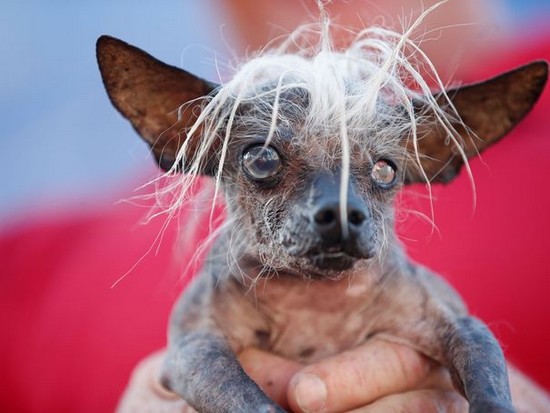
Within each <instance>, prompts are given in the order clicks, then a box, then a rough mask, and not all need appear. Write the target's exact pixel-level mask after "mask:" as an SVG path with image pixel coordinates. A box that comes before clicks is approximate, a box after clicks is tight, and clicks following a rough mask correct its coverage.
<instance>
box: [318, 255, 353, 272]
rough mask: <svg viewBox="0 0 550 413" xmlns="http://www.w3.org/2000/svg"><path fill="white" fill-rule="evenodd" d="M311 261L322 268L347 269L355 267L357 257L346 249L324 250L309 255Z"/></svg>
mask: <svg viewBox="0 0 550 413" xmlns="http://www.w3.org/2000/svg"><path fill="white" fill-rule="evenodd" d="M308 259H309V261H310V262H311V263H312V264H313V265H314V266H315V267H317V268H319V269H322V270H333V271H345V270H349V269H350V268H352V267H353V264H355V262H356V261H357V257H353V256H351V255H349V254H348V253H346V252H344V251H339V252H322V253H319V254H314V255H309V256H308Z"/></svg>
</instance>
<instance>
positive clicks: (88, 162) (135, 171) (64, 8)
mask: <svg viewBox="0 0 550 413" xmlns="http://www.w3.org/2000/svg"><path fill="white" fill-rule="evenodd" d="M231 3H239V2H232V1H217V0H205V1H184V0H168V1H164V2H162V7H160V6H159V5H158V4H159V3H156V4H155V5H153V3H151V2H135V1H129V0H126V1H125V0H118V1H108V0H96V1H89V2H71V1H62V0H51V1H48V2H43V1H38V0H37V1H29V0H27V1H20V0H3V1H2V5H1V6H0V9H1V13H0V39H2V40H1V41H0V56H2V65H1V68H0V73H1V74H2V75H1V76H0V114H1V118H2V124H1V126H0V131H1V137H0V139H1V141H0V142H1V143H2V151H0V229H1V228H4V229H5V228H6V227H9V226H13V225H15V224H18V223H19V224H20V223H22V222H23V221H25V220H26V219H29V218H30V217H31V216H32V217H36V216H37V215H41V214H42V215H43V214H49V213H52V211H57V212H59V208H62V209H64V210H66V211H70V210H74V209H77V210H82V209H88V208H94V207H96V206H97V203H100V204H104V203H105V202H114V201H115V200H117V199H119V198H120V194H121V191H122V192H124V193H125V194H126V193H127V190H129V189H132V188H135V187H137V186H138V185H139V184H141V183H144V182H145V181H146V179H147V177H149V176H151V174H152V173H154V165H153V162H152V159H151V157H150V156H149V154H148V148H147V146H146V145H145V144H143V143H142V142H141V141H140V140H139V138H138V137H137V135H136V134H135V133H134V131H133V130H132V129H131V128H130V127H129V124H128V123H127V122H125V121H123V120H122V118H121V117H120V116H119V115H118V114H117V113H116V112H115V111H114V110H113V108H112V107H111V105H110V103H109V101H108V99H107V96H106V94H105V92H104V90H103V86H102V84H101V80H100V77H99V73H98V70H97V65H96V61H95V51H94V47H95V41H96V39H97V38H98V36H100V35H101V34H110V35H113V36H116V37H119V38H121V39H124V40H126V41H128V42H130V43H132V44H134V45H137V46H138V47H140V48H143V49H144V50H146V51H148V52H150V53H151V54H153V55H154V56H156V57H158V58H159V59H161V60H163V61H165V62H168V63H170V64H173V65H176V66H179V67H182V68H185V69H186V70H189V71H191V72H194V73H196V74H198V75H200V76H202V77H205V78H207V79H213V80H216V79H217V73H216V69H215V65H214V62H215V61H218V62H220V66H222V68H223V66H224V64H225V63H227V62H228V61H230V60H231V59H232V58H233V54H237V55H239V54H240V55H241V56H242V55H243V53H242V51H243V50H244V49H245V48H246V47H247V46H248V45H252V47H254V46H257V45H259V44H261V42H262V41H263V40H264V39H262V36H264V35H265V36H267V34H264V33H259V34H258V35H257V36H256V37H255V38H253V37H251V36H250V34H249V33H247V32H246V28H243V26H245V25H246V24H247V23H246V21H245V20H242V19H241V17H240V15H239V13H235V11H234V10H232V9H230V6H231ZM242 3H247V2H246V1H244V2H242ZM248 3H249V2H248ZM266 3H272V4H279V3H278V2H266ZM336 3H338V2H336ZM344 3H345V2H344ZM365 3H366V4H367V5H368V4H369V2H368V1H366V2H365ZM389 3H392V2H391V1H390V2H389ZM478 3H479V4H480V7H481V4H485V3H492V5H493V6H495V7H493V8H492V10H491V13H492V14H495V13H497V14H498V16H494V15H493V16H491V18H492V19H493V21H492V22H491V24H490V25H487V26H486V27H484V28H483V31H482V38H487V37H489V36H490V35H491V32H503V31H505V32H506V33H508V34H509V35H510V36H514V35H515V34H519V35H521V36H526V35H528V34H529V32H536V30H537V29H538V28H539V27H541V26H542V23H543V22H544V21H547V20H545V18H546V19H547V18H548V16H549V15H550V1H548V0H503V1H501V2H498V1H494V2H493V1H488V2H485V1H484V2H478ZM310 6H311V5H309V8H308V5H305V4H304V5H303V6H301V7H302V8H303V10H308V11H309V12H310V13H311V12H312V11H313V12H314V10H311V7H310ZM275 7H279V8H280V6H275ZM267 9H269V7H267ZM373 10H374V11H372V10H371V13H377V12H378V11H379V7H376V8H373ZM264 13H268V11H266V12H264ZM304 14H307V13H304ZM244 16H245V17H247V16H249V14H248V15H246V14H245V15H244ZM267 17H268V21H269V15H267ZM466 18H467V17H466ZM275 20H277V18H275ZM279 20H280V19H279ZM457 20H459V19H457ZM458 23H470V21H468V20H466V21H462V22H461V21H458ZM279 24H280V22H279ZM239 25H240V26H241V30H236V28H235V27H236V26H237V27H239ZM249 27H256V26H252V25H249ZM265 27H270V26H269V25H265ZM277 28H278V26H277V27H275V29H273V27H272V28H271V29H270V30H272V31H273V30H275V31H277ZM279 32H282V31H281V30H279ZM450 32H452V30H450ZM239 36H241V37H239ZM243 37H244V38H247V40H243ZM455 63H456V62H455ZM222 70H223V69H222ZM453 70H454V64H453Z"/></svg>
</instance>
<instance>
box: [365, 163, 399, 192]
mask: <svg viewBox="0 0 550 413" xmlns="http://www.w3.org/2000/svg"><path fill="white" fill-rule="evenodd" d="M371 176H372V179H374V180H375V182H376V183H377V184H378V185H381V186H382V187H388V186H390V185H391V184H393V183H394V181H395V167H394V166H393V164H391V163H390V162H389V161H385V160H383V159H381V160H379V161H377V162H376V163H375V164H374V167H373V168H372V173H371Z"/></svg>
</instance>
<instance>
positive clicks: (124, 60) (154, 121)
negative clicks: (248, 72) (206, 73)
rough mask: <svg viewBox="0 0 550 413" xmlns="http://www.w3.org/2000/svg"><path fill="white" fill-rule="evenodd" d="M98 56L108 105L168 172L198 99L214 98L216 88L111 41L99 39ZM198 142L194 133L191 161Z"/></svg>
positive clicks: (115, 41)
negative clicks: (124, 119)
mask: <svg viewBox="0 0 550 413" xmlns="http://www.w3.org/2000/svg"><path fill="white" fill-rule="evenodd" d="M96 53H97V61H98V64H99V69H100V72H101V77H102V78H103V83H104V84H105V89H107V94H108V95H109V98H110V99H111V102H112V103H113V105H114V106H115V107H116V108H117V109H118V110H119V112H120V113H121V114H122V115H123V116H124V117H125V118H127V119H128V120H129V121H130V122H131V123H132V125H133V126H134V128H135V129H136V131H137V132H138V133H139V134H140V135H141V136H142V137H143V139H144V140H145V141H147V143H149V145H150V146H151V149H152V152H153V154H154V155H155V158H156V159H157V162H158V164H159V166H160V167H161V168H163V169H165V170H168V169H170V168H171V167H172V165H173V164H174V161H175V159H176V154H177V153H178V151H179V149H180V148H181V145H182V144H183V142H184V141H185V139H187V136H186V135H185V130H187V129H188V128H189V127H190V126H192V125H193V123H194V122H195V121H196V119H197V117H198V113H199V112H200V109H201V105H202V104H203V102H202V101H201V99H199V98H201V97H205V96H207V95H209V94H211V93H213V91H214V90H215V89H216V87H217V85H215V84H213V83H210V82H208V81H206V80H203V79H201V78H199V77H197V76H194V75H192V74H191V73H188V72H186V71H184V70H181V69H179V68H177V67H173V66H169V65H167V64H165V63H163V62H161V61H159V60H157V59H155V58H154V57H153V56H151V55H149V54H147V53H145V52H144V51H143V50H140V49H138V48H137V47H134V46H131V45H129V44H127V43H125V42H123V41H121V40H118V39H115V38H113V37H109V36H101V37H100V38H99V39H98V41H97V44H96ZM184 104H185V106H184V110H182V111H181V112H180V113H179V116H178V109H179V108H180V107H182V105H184ZM199 138H200V133H197V134H195V136H194V137H193V139H194V140H195V142H189V143H188V148H189V152H190V153H189V154H187V156H189V157H192V156H193V155H194V151H195V149H196V148H198V144H199V141H198V139H199ZM203 172H205V173H208V171H203Z"/></svg>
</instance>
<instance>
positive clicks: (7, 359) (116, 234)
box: [0, 37, 550, 413]
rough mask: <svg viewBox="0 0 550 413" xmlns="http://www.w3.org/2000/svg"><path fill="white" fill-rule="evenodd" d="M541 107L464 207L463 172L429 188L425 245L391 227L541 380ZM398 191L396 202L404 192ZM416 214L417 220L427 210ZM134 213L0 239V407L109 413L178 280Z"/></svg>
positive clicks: (549, 221)
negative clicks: (433, 227) (430, 219)
mask: <svg viewBox="0 0 550 413" xmlns="http://www.w3.org/2000/svg"><path fill="white" fill-rule="evenodd" d="M548 38H549V37H546V39H548ZM541 39H545V38H544V37H541ZM544 42H545V43H544ZM544 42H543V41H542V40H541V43H538V44H533V45H532V48H530V49H529V50H527V51H525V52H523V53H522V54H521V55H520V54H518V53H515V55H514V56H512V57H511V56H508V57H507V59H503V60H502V61H501V62H498V63H494V64H491V65H489V64H487V66H486V67H485V69H484V70H483V72H480V73H479V74H477V76H476V77H477V78H478V79H479V78H482V77H484V76H489V75H495V74H497V73H499V72H500V71H503V70H507V69H510V68H512V67H514V66H517V65H519V64H523V63H526V62H528V61H530V60H533V59H534V58H546V59H547V60H550V43H549V42H547V41H546V40H544ZM549 113H550V92H549V91H548V90H547V91H546V92H545V94H544V96H543V98H542V100H541V102H540V104H539V105H538V107H537V108H536V109H535V111H534V112H533V113H532V114H530V115H529V117H528V119H527V120H526V121H525V122H524V123H523V124H522V125H521V126H520V127H518V128H517V130H515V131H514V133H513V134H512V135H511V136H509V137H507V138H506V139H505V141H504V142H502V143H500V144H499V145H497V146H496V147H494V148H492V149H490V150H488V151H487V152H486V153H484V154H483V160H484V162H485V165H484V164H483V163H482V162H480V161H479V160H475V161H473V162H472V168H473V170H474V176H475V182H476V187H477V207H476V208H475V212H474V208H473V204H472V191H471V188H470V185H469V182H468V179H467V177H466V175H465V174H464V173H463V174H462V176H461V177H459V179H458V180H457V181H456V182H455V183H453V184H451V185H450V186H448V187H440V188H436V189H435V191H434V192H435V195H436V197H437V198H439V200H438V201H437V202H436V204H435V219H436V223H437V226H438V228H439V231H440V232H439V233H437V232H435V233H434V234H433V235H432V236H431V237H428V238H429V239H426V238H427V236H428V235H429V234H430V227H429V226H428V225H426V224H423V223H422V222H421V221H420V220H417V219H409V220H407V222H405V223H404V224H400V231H401V233H402V234H403V236H404V241H405V244H406V245H407V248H408V250H409V251H410V253H411V255H412V256H413V257H415V258H416V259H417V260H418V261H420V262H422V263H424V264H426V265H427V266H429V267H431V268H433V269H435V270H437V271H439V272H440V273H442V274H444V275H446V276H447V277H448V279H449V280H450V281H451V283H452V284H453V285H455V286H456V288H457V289H458V290H459V291H460V292H461V293H462V294H463V295H464V297H465V299H466V300H467V302H468V303H469V305H470V308H471V310H472V311H473V313H474V314H477V315H478V316H480V317H481V318H482V319H484V320H485V321H486V322H488V323H489V325H490V326H491V328H492V329H493V331H494V332H495V333H496V334H497V336H498V337H499V338H500V339H501V341H502V344H503V346H504V349H505V352H506V354H507V356H508V357H509V358H510V359H511V360H512V361H514V362H515V363H517V364H518V365H519V367H520V368H522V369H523V370H524V371H525V372H527V373H528V374H529V375H531V376H532V377H533V378H534V379H536V380H537V381H539V382H540V383H541V384H543V385H544V386H546V387H547V388H550V354H549V352H548V343H549V342H550V329H549V327H548V326H550V305H549V303H548V300H549V297H550V280H549V277H548V275H549V272H550V270H549V268H550V254H549V252H548V246H549V245H550V243H549V241H548V237H549V235H548V231H549V230H550V191H548V188H549V184H548V179H549V173H548V171H549V167H548V164H549V162H550V133H549V131H550V127H549V126H548V121H549V120H548V114H549ZM405 199H406V203H407V204H410V202H411V199H412V198H411V197H410V196H405ZM423 210H424V212H427V213H428V214H429V208H428V207H427V204H424V205H423ZM143 214H144V211H143V209H139V208H135V207H132V206H129V205H122V206H116V207H112V208H107V209H105V210H103V211H98V212H97V213H94V214H86V215H83V216H76V217H75V216H72V217H64V216H63V215H62V214H60V215H59V217H57V218H55V219H52V220H48V221H47V222H41V223H36V224H35V225H33V226H32V227H30V228H21V229H19V230H17V231H11V232H10V233H9V234H5V235H4V237H3V239H0V257H1V264H0V265H1V268H2V270H1V273H2V276H1V278H0V303H1V311H0V326H1V330H0V331H1V333H0V334H1V337H0V339H1V341H0V343H1V344H0V348H1V352H0V372H1V374H0V411H6V412H8V411H9V412H38V411H39V412H43V413H47V412H64V411H71V412H72V411H74V412H94V413H95V412H105V411H111V410H112V409H113V408H114V406H115V404H116V401H117V399H118V397H119V395H120V393H121V391H122V389H123V388H124V386H125V384H126V381H127V378H128V376H129V374H130V371H131V369H132V367H133V366H134V365H135V363H136V362H137V361H138V360H139V359H141V358H142V357H144V356H145V355H147V354H148V353H149V352H151V351H153V350H155V349H157V348H160V347H162V346H163V345H164V343H165V328H166V323H167V317H168V314H169V310H170V307H171V305H172V302H173V300H174V299H175V297H176V296H177V294H178V291H179V290H180V289H181V288H182V287H183V282H181V278H180V277H181V271H182V268H183V265H184V264H185V263H187V262H188V260H189V258H190V256H191V254H193V253H194V252H195V245H188V246H186V247H185V248H184V249H183V252H180V253H179V254H180V256H179V260H178V261H176V260H175V259H174V258H172V257H173V251H174V250H173V247H172V246H173V245H174V241H175V228H174V227H175V225H172V226H171V227H170V228H169V230H168V231H167V233H166V235H165V238H164V241H163V243H162V246H161V248H160V251H159V253H158V255H155V254H154V252H153V253H149V254H147V255H145V256H144V254H145V253H146V252H147V250H148V249H149V247H150V246H151V245H152V243H153V241H154V239H155V237H156V236H157V234H158V232H159V229H160V224H161V221H154V222H153V223H152V224H149V225H148V226H145V227H143V226H139V225H138V224H137V222H138V221H139V219H140V218H142V216H143ZM186 217H188V215H186V214H184V216H183V218H182V221H183V222H185V219H186ZM206 230H207V228H206V226H204V227H203V228H202V233H200V234H198V237H199V238H201V237H204V236H205V235H206ZM411 239H413V240H414V239H416V240H418V241H411ZM181 254H184V255H185V256H183V257H182V256H181ZM142 256H144V258H143V260H141V261H140V258H141V257H142ZM138 261H139V263H138V264H137V266H136V267H135V268H134V270H133V271H132V272H131V273H130V274H129V275H128V276H127V277H126V278H125V279H124V280H123V281H122V282H121V283H119V284H118V285H117V286H116V287H114V288H111V285H112V284H113V283H114V282H115V281H116V280H117V279H118V278H119V277H120V276H121V275H122V274H124V273H125V272H126V271H128V270H129V269H130V268H132V266H133V265H134V264H136V263H137V262H138ZM184 278H185V277H184Z"/></svg>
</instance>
